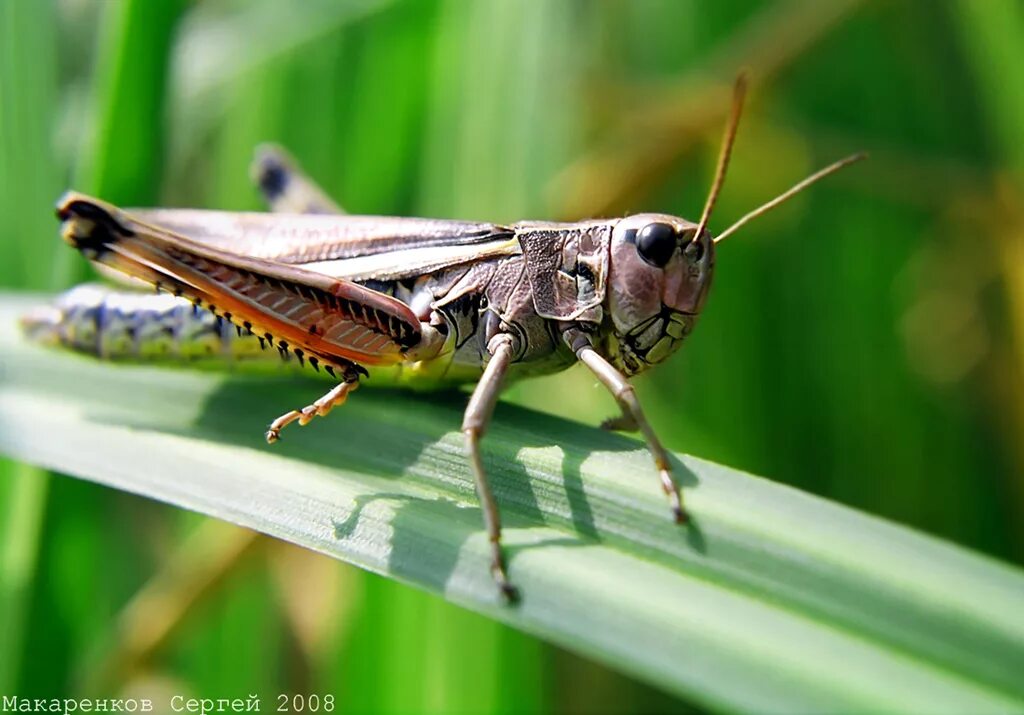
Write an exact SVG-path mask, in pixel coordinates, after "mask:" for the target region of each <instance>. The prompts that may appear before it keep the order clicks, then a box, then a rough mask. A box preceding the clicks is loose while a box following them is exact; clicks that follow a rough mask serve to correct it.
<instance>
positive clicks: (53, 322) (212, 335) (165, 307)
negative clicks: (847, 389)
mask: <svg viewBox="0 0 1024 715" xmlns="http://www.w3.org/2000/svg"><path fill="white" fill-rule="evenodd" d="M22 327H23V328H24V330H25V333H26V334H27V335H28V336H29V338H30V339H32V340H34V341H36V342H39V343H43V344H47V345H62V346H64V347H67V348H71V349H72V350H76V351H78V352H84V353H88V354H90V355H96V356H98V357H101V358H104V359H110V360H133V361H134V360H139V361H145V362H161V361H167V362H193V361H197V360H203V359H208V358H215V359H217V360H218V361H221V362H223V361H224V360H225V359H229V360H234V359H247V360H248V359H260V360H269V359H270V358H271V357H273V358H274V359H275V360H276V359H277V354H276V351H270V352H267V353H264V352H263V351H262V350H261V349H260V347H261V346H260V341H258V340H257V338H256V337H255V336H252V335H248V334H246V333H245V331H242V332H241V334H239V332H238V329H237V328H236V327H235V326H233V325H231V324H229V323H227V322H226V321H224V320H221V319H219V318H217V317H215V316H214V315H212V314H211V313H209V312H208V311H205V310H196V309H195V308H194V307H193V306H192V304H191V303H189V302H188V301H187V300H184V299H182V298H175V297H174V296H171V295H152V294H148V293H129V292H125V291H118V290H114V289H111V288H106V287H104V286H100V285H95V284H92V285H81V286H78V287H76V288H73V289H71V290H69V291H68V292H66V293H63V294H62V295H60V296H59V297H58V298H57V299H56V301H55V302H54V303H53V304H52V305H49V306H40V307H39V308H37V309H35V310H33V311H32V312H30V313H29V314H27V315H25V316H24V317H23V318H22Z"/></svg>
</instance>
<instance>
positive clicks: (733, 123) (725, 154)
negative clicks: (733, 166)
mask: <svg viewBox="0 0 1024 715" xmlns="http://www.w3.org/2000/svg"><path fill="white" fill-rule="evenodd" d="M746 95H747V73H746V72H740V74H739V76H738V77H736V84H735V85H734V86H733V89H732V111H731V112H730V113H729V123H728V124H727V125H726V127H725V136H724V137H723V138H722V148H721V150H720V151H719V153H718V166H717V167H716V168H715V179H714V181H713V182H712V183H711V191H709V192H708V200H707V201H706V202H705V203H704V212H703V213H702V214H701V215H700V223H698V224H697V232H696V233H694V234H693V242H694V243H696V242H697V241H698V240H700V235H701V234H702V233H704V229H705V228H707V225H708V219H710V218H711V210H712V209H714V208H715V202H716V201H717V200H718V192H719V191H721V190H722V184H723V183H725V171H726V169H728V168H729V156H730V155H731V154H732V145H733V144H734V143H735V142H736V129H737V127H739V124H740V115H741V114H742V113H743V99H744V98H745V97H746Z"/></svg>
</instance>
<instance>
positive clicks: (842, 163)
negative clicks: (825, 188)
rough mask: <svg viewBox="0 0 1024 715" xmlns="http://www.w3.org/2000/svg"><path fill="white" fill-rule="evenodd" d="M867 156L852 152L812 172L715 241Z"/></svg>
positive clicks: (722, 239) (718, 237)
mask: <svg viewBox="0 0 1024 715" xmlns="http://www.w3.org/2000/svg"><path fill="white" fill-rule="evenodd" d="M867 156H868V155H867V152H860V153H858V154H852V155H850V156H848V157H846V158H845V159H840V160H839V161H837V162H835V163H834V164H829V165H828V166H826V167H825V168H824V169H822V170H821V171H817V172H815V173H813V174H811V175H810V176H808V177H807V178H806V179H804V180H803V181H801V182H800V183H799V184H797V185H796V186H794V187H793V188H791V189H790V190H789V191H786V192H785V193H782V194H779V195H778V196H776V197H775V198H774V199H772V200H771V201H769V202H768V203H766V204H762V205H761V206H758V207H757V208H756V209H754V210H753V211H751V212H750V213H748V214H747V215H746V216H744V217H743V218H741V219H740V220H739V221H737V222H736V223H734V224H733V225H732V226H730V227H729V228H727V229H725V230H724V231H722V232H721V233H720V234H718V236H716V237H715V243H716V244H717V243H719V242H721V241H724V240H725V239H726V238H727V237H728V236H729V234H731V233H734V232H735V231H736V230H737V229H740V228H742V227H743V226H745V225H746V224H747V222H749V221H752V220H754V219H755V218H757V217H758V216H763V215H764V214H766V213H768V212H769V211H771V210H772V209H773V208H775V207H776V206H779V205H781V204H784V203H786V202H787V201H789V200H790V199H791V198H793V197H794V196H796V195H797V194H799V193H800V192H801V191H803V190H804V189H806V188H807V187H808V186H810V185H811V184H815V183H817V182H818V181H821V180H822V179H824V178H825V177H826V176H829V175H830V174H834V173H836V172H837V171H839V170H840V169H843V168H845V167H847V166H849V165H850V164H853V163H855V162H858V161H860V160H861V159H866V158H867Z"/></svg>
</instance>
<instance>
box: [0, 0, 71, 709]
mask: <svg viewBox="0 0 1024 715" xmlns="http://www.w3.org/2000/svg"><path fill="white" fill-rule="evenodd" d="M55 15H56V13H55V9H54V3H52V2H45V1H43V0H39V1H37V2H33V1H25V0H13V1H12V2H6V3H3V4H0V47H2V48H3V49H2V50H0V58H2V59H0V214H2V215H3V216H4V220H3V222H2V225H0V255H2V256H3V258H2V259H0V286H8V287H10V286H20V287H25V288H28V287H34V288H42V287H46V286H51V285H52V281H51V280H50V274H51V272H52V257H53V254H54V252H55V251H56V250H57V246H55V245H54V242H53V241H47V240H42V241H40V240H37V239H38V238H39V237H41V236H46V235H47V234H50V233H51V232H52V226H53V223H52V219H51V218H50V213H51V210H52V206H53V200H54V197H55V196H56V195H57V192H58V190H59V183H60V179H59V172H58V170H57V166H56V164H55V163H54V162H53V146H52V139H51V131H52V129H53V124H54V115H55V113H56V107H57V61H56V57H55V53H54V49H55V48H56V46H57V29H56V22H55ZM48 484H49V481H48V477H47V475H46V474H45V473H44V472H43V471H41V470H39V469H36V468H34V467H29V466H27V465H24V464H18V463H16V462H12V461H9V460H4V459H0V693H13V692H16V691H17V690H18V684H19V679H20V675H21V674H22V673H23V672H24V670H25V664H24V660H25V658H24V656H25V647H24V646H25V637H26V634H28V633H30V632H31V631H30V628H29V625H28V623H29V618H28V613H29V611H30V608H31V606H32V603H33V598H32V597H33V584H34V581H35V578H36V573H37V568H38V558H39V543H40V535H41V533H42V530H43V520H44V516H45V513H46V495H47V488H48Z"/></svg>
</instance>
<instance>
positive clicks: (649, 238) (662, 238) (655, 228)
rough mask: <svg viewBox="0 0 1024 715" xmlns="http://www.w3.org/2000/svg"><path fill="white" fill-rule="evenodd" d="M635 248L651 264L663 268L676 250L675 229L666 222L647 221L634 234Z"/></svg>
mask: <svg viewBox="0 0 1024 715" xmlns="http://www.w3.org/2000/svg"><path fill="white" fill-rule="evenodd" d="M636 250H637V253H639V254H640V257H641V258H642V259H644V260H645V261H647V262H648V263H650V264H651V265H652V266H657V267H658V268H664V267H665V265H666V264H668V261H669V259H670V258H672V254H673V253H675V250H676V230H675V229H674V228H672V227H671V226H669V225H668V224H667V223H649V224H647V225H646V226H644V227H643V228H642V229H640V231H639V232H638V233H637V234H636Z"/></svg>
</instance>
